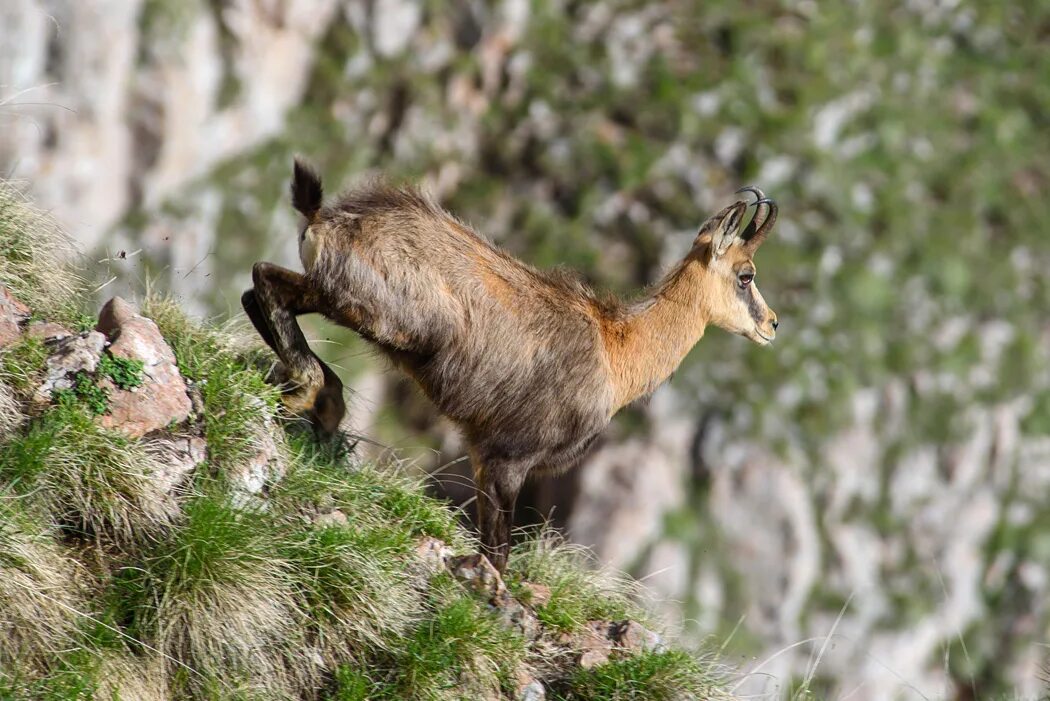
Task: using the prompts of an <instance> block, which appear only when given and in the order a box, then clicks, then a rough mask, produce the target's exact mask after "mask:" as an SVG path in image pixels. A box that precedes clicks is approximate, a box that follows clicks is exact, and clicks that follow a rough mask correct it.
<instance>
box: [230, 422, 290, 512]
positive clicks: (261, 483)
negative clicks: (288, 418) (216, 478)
mask: <svg viewBox="0 0 1050 701" xmlns="http://www.w3.org/2000/svg"><path fill="white" fill-rule="evenodd" d="M276 430H277V427H276V426H275V425H274V423H273V421H271V420H269V419H267V420H266V421H264V422H263V424H262V426H260V427H259V428H258V429H257V430H256V431H255V435H254V442H253V447H254V448H255V451H254V452H253V453H252V454H251V456H250V457H249V458H248V459H247V460H244V461H243V462H241V463H239V464H235V465H229V466H227V468H226V477H227V479H229V480H230V482H231V484H232V485H233V488H234V491H235V493H237V494H239V495H241V496H242V497H245V498H248V499H250V498H251V497H256V496H259V495H260V494H262V493H263V491H264V490H265V489H266V488H267V486H268V485H271V484H274V483H276V482H279V481H280V480H281V478H282V477H284V474H285V471H286V470H287V465H286V464H285V461H284V460H283V459H282V455H281V448H280V445H279V444H278V441H277V439H276V438H275V437H274V436H275V432H276Z"/></svg>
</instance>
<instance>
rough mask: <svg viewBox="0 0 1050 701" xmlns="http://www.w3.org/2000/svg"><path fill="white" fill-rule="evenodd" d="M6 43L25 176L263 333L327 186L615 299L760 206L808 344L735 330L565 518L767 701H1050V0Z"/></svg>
mask: <svg viewBox="0 0 1050 701" xmlns="http://www.w3.org/2000/svg"><path fill="white" fill-rule="evenodd" d="M216 8H217V9H216ZM0 13H3V16H2V20H3V22H2V26H3V27H5V30H4V32H2V34H0V42H2V45H0V56H2V57H3V58H2V59H0V71H5V73H3V75H2V76H0V84H2V85H4V86H5V88H4V90H5V91H6V92H5V93H4V95H3V96H2V97H0V119H3V120H4V124H5V130H4V133H3V136H0V160H3V161H4V162H6V163H8V164H9V165H7V166H6V167H5V172H6V171H13V173H14V175H15V176H16V177H20V178H23V179H25V180H27V181H28V183H29V185H30V187H31V188H32V189H33V190H34V191H35V192H36V193H37V194H38V195H39V197H40V198H41V200H42V201H43V202H44V203H45V204H46V205H47V206H48V207H49V208H54V210H55V212H56V213H57V214H58V215H59V216H60V217H62V218H63V219H64V220H65V221H67V222H69V223H70V224H71V225H72V230H73V231H76V232H77V235H78V236H81V237H83V240H84V241H86V242H87V243H88V244H89V246H93V247H94V252H93V254H92V257H91V260H92V261H97V260H103V261H104V262H103V263H102V264H101V266H100V267H101V269H100V270H99V271H98V273H99V281H100V282H105V281H106V280H108V279H110V278H115V281H114V282H113V283H112V284H111V285H110V286H109V287H107V288H106V291H107V292H109V291H110V290H114V289H118V290H119V289H120V288H119V285H121V284H122V283H124V282H126V281H134V280H136V279H141V278H143V277H148V278H150V279H151V280H156V281H158V283H159V284H160V285H161V286H163V287H167V288H170V289H171V290H172V291H174V292H175V293H176V294H178V295H181V296H182V297H183V298H184V299H185V300H186V302H187V303H188V304H192V305H195V306H196V308H199V309H215V310H218V311H222V312H225V311H228V310H231V309H235V307H236V303H235V300H236V298H237V297H236V294H237V293H239V291H240V288H242V287H243V286H245V285H246V282H247V270H248V268H249V264H250V262H251V261H252V260H255V259H258V258H267V259H270V260H275V261H276V262H281V263H287V264H293V263H294V261H295V256H294V235H293V233H294V219H293V218H292V216H291V212H290V208H289V207H288V206H287V204H286V202H285V194H284V191H285V187H286V180H287V173H288V168H289V163H290V156H291V154H292V153H293V152H302V153H305V154H307V155H309V156H312V157H313V158H314V159H315V160H316V161H317V162H318V165H319V166H320V168H321V170H322V171H323V172H324V173H325V175H326V176H327V178H328V182H329V183H333V184H334V183H337V182H348V181H352V180H355V179H358V178H361V177H363V176H364V175H365V174H367V173H371V172H376V171H382V172H385V173H388V174H390V175H391V176H393V177H412V178H418V179H422V180H423V181H424V182H426V183H427V184H428V186H429V187H430V188H431V189H432V190H433V191H435V192H436V193H437V194H438V195H439V196H440V197H441V198H442V199H443V201H444V202H445V203H446V204H447V205H448V206H449V207H450V208H452V209H454V210H455V211H456V212H457V213H458V214H460V215H462V216H464V217H465V218H467V219H469V220H471V221H473V222H474V223H475V224H476V225H477V226H478V228H479V229H481V230H483V231H485V232H486V233H488V234H490V235H491V236H492V237H493V238H495V239H496V240H497V241H498V242H500V243H501V244H503V245H505V246H506V247H507V248H509V249H510V250H511V251H512V252H514V253H516V254H518V255H522V256H523V257H525V258H527V259H528V260H530V261H531V262H534V263H537V264H539V265H552V264H556V263H567V264H570V265H572V266H574V267H577V268H580V269H582V270H583V271H584V272H585V274H586V275H587V276H588V278H589V279H590V280H592V281H593V282H596V283H598V284H600V285H602V286H605V287H609V288H612V289H614V290H628V289H631V288H635V287H637V286H639V285H642V284H645V283H647V282H649V281H651V280H652V279H654V278H655V276H656V275H657V273H658V271H659V270H660V269H661V268H662V267H663V266H665V265H667V264H668V263H669V262H670V261H671V260H673V259H674V258H675V256H677V255H679V254H680V253H681V252H682V249H683V248H684V246H685V245H686V243H685V242H686V241H687V240H688V238H689V237H690V235H691V234H692V227H695V225H696V224H697V223H698V222H699V221H700V220H701V219H702V218H703V216H704V215H705V214H706V213H707V212H709V211H710V210H711V209H712V208H713V207H714V206H716V205H717V203H718V202H721V201H722V198H724V197H726V196H728V193H729V192H730V191H731V190H733V189H735V188H736V187H737V186H739V185H741V184H744V183H747V182H756V183H758V184H759V185H761V186H762V187H763V188H765V189H766V191H767V192H770V193H773V194H774V195H775V196H776V197H777V199H778V201H780V203H781V206H782V212H783V216H782V221H781V223H780V224H779V228H778V231H777V232H776V233H775V234H774V237H773V238H771V240H770V241H769V242H768V243H767V244H766V245H765V246H764V248H763V250H762V252H761V255H760V256H759V260H758V265H759V268H760V275H761V277H762V285H763V291H764V292H765V293H766V296H767V298H768V299H769V300H770V302H771V305H772V306H773V308H774V309H776V311H777V312H778V314H779V316H780V318H781V321H782V323H783V331H784V333H783V334H782V337H781V338H780V339H778V343H777V347H776V348H775V349H773V350H772V351H770V352H767V351H760V350H759V349H752V348H748V347H745V346H744V345H743V342H742V341H739V340H738V339H731V338H728V337H725V336H724V335H720V334H718V333H716V332H712V333H710V334H708V336H707V337H706V338H705V339H704V341H703V342H702V343H701V345H700V346H699V347H698V349H697V350H696V351H695V352H694V354H693V355H692V357H691V358H690V359H689V361H688V362H687V363H686V365H685V366H684V367H683V368H682V370H681V371H680V372H679V373H678V374H677V375H676V377H675V378H674V380H673V381H672V383H671V384H670V386H669V387H665V388H663V389H661V390H660V391H659V392H658V393H657V394H656V396H655V397H654V398H653V400H652V401H651V403H649V404H648V405H646V406H643V407H639V408H636V409H634V410H632V411H630V412H628V414H627V415H626V416H625V417H624V419H623V420H622V421H620V422H618V423H617V424H616V425H615V426H614V427H613V428H612V430H611V431H610V432H609V435H608V436H607V440H606V442H605V443H604V444H603V445H602V446H600V447H599V449H598V450H597V451H596V452H595V454H594V455H593V456H591V458H590V459H589V460H588V461H587V462H586V464H585V465H584V466H583V467H582V468H581V471H580V472H579V474H578V476H577V477H578V483H577V484H576V485H575V486H574V487H573V489H572V491H571V498H566V497H565V496H564V495H560V496H559V495H554V496H551V494H550V492H551V489H550V488H548V489H547V494H546V495H544V490H543V489H542V488H541V489H540V490H539V494H540V499H539V501H537V503H536V505H537V508H538V509H539V510H540V511H544V512H545V511H546V506H547V505H549V504H551V503H558V504H559V509H558V511H557V512H556V513H555V518H556V519H559V520H562V521H563V522H564V523H565V524H566V525H567V527H568V528H569V532H570V533H572V534H573V537H574V538H575V539H576V540H578V541H579V542H582V543H585V544H592V545H595V546H596V548H597V550H598V552H599V553H600V554H601V555H602V556H603V557H604V558H606V559H608V560H610V561H613V562H615V563H617V564H619V565H621V566H625V567H628V568H630V569H631V570H632V571H633V572H634V573H635V574H638V575H644V576H646V577H647V580H646V581H648V582H650V583H651V584H652V585H653V586H654V587H655V588H656V589H657V591H659V592H660V593H662V594H664V595H666V596H668V597H671V598H673V599H675V600H676V601H679V602H681V604H680V605H679V606H674V605H672V606H670V608H671V610H672V611H673V612H675V614H676V615H678V616H679V617H681V618H682V619H683V620H685V621H688V623H687V624H686V625H687V630H689V631H690V632H692V633H693V634H695V635H698V636H702V635H710V634H713V635H714V636H716V639H718V640H719V641H722V640H725V641H727V644H726V649H727V650H729V651H731V652H732V653H734V654H738V655H739V656H740V659H741V660H743V661H744V662H745V663H746V664H749V665H750V666H751V667H752V668H753V669H755V670H756V674H755V675H754V676H752V677H750V678H748V679H747V680H745V682H744V685H743V686H741V687H740V691H741V693H743V692H745V691H746V692H748V693H761V692H769V691H772V690H773V689H774V688H777V689H780V690H781V691H782V692H786V691H789V690H795V689H798V688H799V686H800V685H802V684H803V683H805V685H806V687H807V688H809V689H811V690H817V691H822V692H826V693H827V694H828V695H829V696H836V695H844V694H851V698H871V699H881V698H893V697H906V696H907V695H908V694H911V693H913V692H914V691H915V690H916V689H918V690H919V692H920V693H922V694H924V695H926V696H952V695H960V696H966V695H967V694H969V693H971V691H969V690H974V691H973V693H977V694H978V695H980V696H986V695H994V694H996V693H1000V692H1003V691H1016V692H1017V693H1019V694H1021V695H1035V694H1037V693H1038V690H1039V688H1040V685H1041V683H1040V681H1039V679H1040V672H1039V670H1040V666H1041V665H1042V664H1043V658H1044V656H1043V655H1042V653H1041V652H1040V650H1041V648H1039V647H1038V646H1037V645H1036V642H1037V641H1039V640H1041V639H1043V638H1045V637H1046V635H1047V629H1048V625H1050V623H1048V622H1050V618H1048V613H1047V612H1046V610H1045V606H1044V605H1043V603H1042V602H1043V600H1044V599H1045V598H1046V596H1045V588H1046V586H1047V585H1046V582H1047V581H1048V577H1050V556H1048V554H1047V552H1048V551H1047V548H1046V547H1045V543H1044V542H1043V541H1044V540H1045V537H1044V535H1043V534H1042V531H1043V530H1044V529H1043V528H1042V525H1043V524H1045V523H1046V522H1047V514H1048V511H1047V508H1046V506H1045V504H1046V503H1047V502H1048V499H1047V497H1048V496H1050V494H1048V485H1047V481H1046V480H1045V479H1044V477H1045V473H1047V472H1048V470H1050V467H1048V465H1050V457H1048V453H1050V448H1048V443H1047V437H1046V436H1047V434H1048V433H1050V403H1048V402H1047V400H1046V397H1047V396H1050V394H1048V389H1050V370H1048V366H1047V362H1046V358H1047V357H1048V355H1050V354H1048V353H1047V350H1048V348H1050V329H1048V327H1047V324H1046V319H1047V310H1048V309H1050V293H1048V289H1047V282H1046V279H1045V276H1042V275H1041V274H1040V273H1039V271H1041V270H1044V269H1045V268H1046V267H1047V264H1048V263H1050V252H1048V250H1047V246H1046V244H1045V241H1043V240H1042V237H1041V235H1040V232H1041V230H1042V228H1043V227H1042V222H1043V221H1045V219H1046V215H1047V214H1050V212H1048V211H1047V206H1046V203H1045V202H1043V201H1042V198H1040V196H1039V194H1040V193H1041V192H1042V191H1044V190H1045V189H1046V185H1047V183H1048V182H1050V174H1048V171H1047V166H1046V164H1047V163H1048V162H1050V159H1048V158H1047V154H1048V153H1050V145H1048V143H1047V140H1046V130H1045V129H1041V128H1040V125H1041V124H1042V116H1041V115H1043V114H1045V113H1046V112H1047V111H1050V103H1048V98H1047V95H1046V92H1045V90H1043V89H1042V85H1041V83H1040V82H1039V78H1038V77H1039V76H1041V75H1043V74H1045V73H1046V70H1047V65H1046V57H1045V55H1044V54H1041V53H1040V52H1039V51H1038V50H1037V47H1039V46H1040V45H1041V38H1042V37H1043V34H1045V31H1046V26H1045V24H1046V19H1045V16H1044V14H1045V13H1042V11H1041V9H1040V8H1038V7H1036V6H1035V5H1034V4H1033V5H1032V6H1027V7H1026V6H1025V5H1024V4H1023V3H1022V4H1020V5H1014V6H1011V7H1010V8H998V7H991V6H988V5H986V4H978V3H967V2H961V3H954V4H947V5H944V4H936V3H925V2H918V3H911V4H908V5H906V6H902V7H896V8H886V7H885V6H884V5H882V4H881V3H860V4H859V5H856V6H851V8H849V9H848V10H846V9H842V10H839V9H836V8H831V7H825V6H817V5H815V4H812V3H788V4H786V5H784V4H775V3H765V2H762V3H758V4H752V5H747V6H746V7H741V6H740V5H739V3H728V4H722V3H693V2H674V3H670V2H669V3H644V4H636V3H613V2H598V3H582V4H580V3H559V2H550V3H525V2H520V1H516V0H508V1H506V2H502V3H497V4H486V3H473V2H438V3H427V4H417V3H413V2H407V1H401V0H397V1H396V2H394V1H391V2H360V3H358V2H344V3H336V2H331V3H328V2H319V3H307V2H303V3H299V2H234V3H229V4H225V5H224V4H219V3H199V4H198V3H173V2H164V1H163V0H152V1H150V2H144V3H141V4H137V3H117V4H115V5H113V6H112V7H108V6H104V5H97V4H95V5H91V6H85V5H84V4H83V3H75V4H61V3H56V4H54V5H50V6H48V7H47V8H45V11H41V9H40V7H39V6H37V5H35V4H31V3H28V2H15V3H7V4H6V5H5V6H4V8H3V9H0ZM9 28H11V29H9ZM100 37H104V38H105V40H100ZM1044 53H1045V52H1044ZM52 83H54V85H51V84H52ZM21 90H29V92H25V93H21V94H19V91H21ZM28 102H34V103H35V102H40V103H45V104H42V105H26V104H19V103H28ZM65 108H71V109H70V110H67V109H65ZM121 251H124V252H125V255H126V257H121V256H120V255H119V254H120V252H121ZM314 333H315V335H317V336H319V337H327V338H328V339H330V340H332V341H334V343H332V344H324V345H319V350H321V351H322V352H325V353H327V354H328V357H329V358H330V359H332V360H335V361H337V362H338V364H339V365H341V366H342V367H343V369H344V370H345V372H346V374H347V375H348V376H349V377H350V380H349V382H348V385H349V386H352V387H355V388H357V389H358V390H359V391H360V392H361V394H360V395H359V397H358V401H357V402H356V405H357V407H358V412H359V413H358V415H357V416H356V418H355V420H356V421H357V423H358V425H359V426H360V429H361V430H362V431H363V432H366V433H367V434H368V435H369V436H371V437H373V438H378V439H379V440H380V441H381V442H387V443H394V444H396V445H399V446H400V445H404V444H406V443H410V442H411V443H422V444H423V445H425V446H427V447H429V448H435V449H437V451H438V453H439V456H440V457H439V458H437V459H436V460H433V462H434V463H443V462H446V461H448V460H451V459H455V458H457V457H459V448H458V447H457V444H456V441H455V438H454V436H452V435H451V433H450V431H449V430H448V428H447V427H445V426H443V424H441V423H440V421H439V420H438V419H437V418H436V417H435V415H434V414H433V412H432V411H431V410H430V409H429V408H427V407H426V405H425V404H424V403H422V402H421V401H420V400H419V399H418V397H417V396H415V395H413V394H412V393H411V392H410V391H406V390H405V389H404V385H401V384H397V383H394V382H388V381H386V380H383V379H379V378H381V377H383V375H382V374H381V373H379V372H377V370H376V368H375V366H374V365H373V364H371V363H370V362H369V361H368V360H367V358H363V357H362V354H361V352H360V351H361V348H362V346H360V345H359V344H358V342H357V341H356V340H354V339H353V338H352V337H351V336H350V335H340V334H339V333H337V332H334V331H332V330H330V329H327V328H320V327H318V328H315V330H314ZM387 408H394V409H395V410H396V414H397V419H396V420H395V421H393V422H389V421H385V420H383V418H382V417H383V416H385V415H387V414H388V412H387V411H386V409H387ZM405 426H409V427H410V428H411V431H412V432H406V431H405V429H404V428H403V427H405ZM555 496H559V498H555ZM840 614H841V615H840ZM825 643H826V644H825ZM817 660H819V663H817ZM767 673H769V674H770V676H767Z"/></svg>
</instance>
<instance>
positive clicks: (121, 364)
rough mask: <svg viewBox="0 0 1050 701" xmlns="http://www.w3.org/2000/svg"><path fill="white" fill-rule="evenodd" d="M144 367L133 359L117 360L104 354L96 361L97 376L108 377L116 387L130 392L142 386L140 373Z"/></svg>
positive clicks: (140, 362) (108, 354) (109, 354)
mask: <svg viewBox="0 0 1050 701" xmlns="http://www.w3.org/2000/svg"><path fill="white" fill-rule="evenodd" d="M144 367H145V365H144V363H143V362H142V361H141V360H136V359H134V358H118V357H117V356H115V355H113V354H111V353H106V354H105V355H103V356H102V357H101V358H100V359H99V361H98V370H97V372H98V374H99V375H102V376H104V377H108V378H109V379H110V380H112V381H113V384H115V385H116V386H117V387H120V388H121V389H126V390H130V389H133V388H135V387H141V386H142V373H143V369H144Z"/></svg>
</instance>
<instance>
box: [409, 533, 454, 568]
mask: <svg viewBox="0 0 1050 701" xmlns="http://www.w3.org/2000/svg"><path fill="white" fill-rule="evenodd" d="M450 557H452V548H450V547H449V546H448V544H447V543H445V541H443V540H438V539H437V538H434V537H432V536H424V537H423V538H421V539H420V540H419V542H418V543H417V544H416V558H417V559H418V560H419V562H420V563H421V564H422V565H423V568H424V569H425V570H426V572H427V574H431V575H433V574H437V573H438V572H441V571H442V570H444V569H445V562H446V561H447V560H448V559H449V558H450Z"/></svg>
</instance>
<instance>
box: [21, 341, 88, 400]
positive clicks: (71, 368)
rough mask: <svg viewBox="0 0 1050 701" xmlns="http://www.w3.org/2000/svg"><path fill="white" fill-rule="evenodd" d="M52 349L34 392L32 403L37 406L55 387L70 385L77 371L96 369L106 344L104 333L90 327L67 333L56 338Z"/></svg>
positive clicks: (70, 387)
mask: <svg viewBox="0 0 1050 701" xmlns="http://www.w3.org/2000/svg"><path fill="white" fill-rule="evenodd" d="M54 345H55V349H54V352H52V353H51V355H50V356H48V358H47V361H46V363H45V366H46V368H47V372H46V374H45V376H44V382H43V384H41V385H40V387H38V388H37V390H36V392H34V393H33V404H35V405H36V406H37V407H42V406H47V405H48V404H50V403H51V396H52V393H53V392H55V391H56V390H62V389H72V387H73V377H74V376H75V375H76V373H77V372H79V371H81V370H83V371H84V372H95V368H96V367H98V359H99V358H100V357H101V356H102V350H103V349H104V348H105V347H106V337H105V336H103V335H102V334H100V333H99V332H98V331H89V332H88V333H86V334H84V335H83V336H69V337H67V338H63V339H61V340H59V341H56V342H55V344H54Z"/></svg>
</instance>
